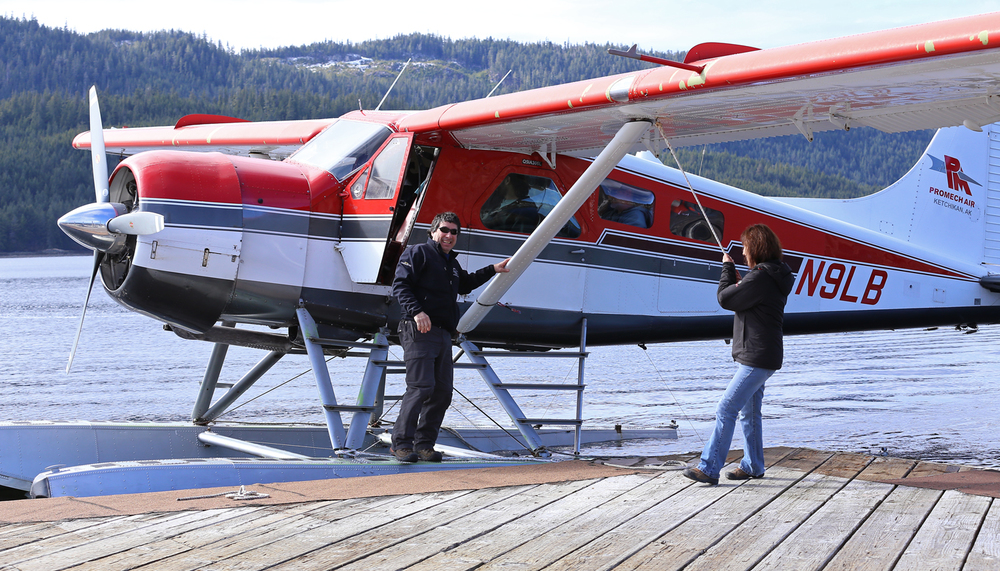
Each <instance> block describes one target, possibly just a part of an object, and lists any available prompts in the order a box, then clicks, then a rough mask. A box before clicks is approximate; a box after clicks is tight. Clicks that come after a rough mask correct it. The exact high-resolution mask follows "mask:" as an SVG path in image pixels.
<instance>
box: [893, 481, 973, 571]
mask: <svg viewBox="0 0 1000 571" xmlns="http://www.w3.org/2000/svg"><path fill="white" fill-rule="evenodd" d="M991 503H992V499H991V498H986V497H983V496H972V495H969V494H965V493H962V492H958V491H955V490H948V491H946V492H945V493H944V495H943V496H942V497H941V500H940V501H938V503H937V505H936V506H934V510H933V511H931V514H930V515H929V516H927V520H926V521H924V524H923V525H922V526H920V531H918V532H917V534H916V535H915V536H914V537H913V541H912V542H910V545H909V546H907V548H906V551H904V552H903V556H902V557H900V559H899V562H898V563H897V564H896V568H897V569H936V570H939V571H947V570H948V569H955V570H960V569H962V565H963V564H964V563H965V558H966V556H967V555H968V553H969V551H970V550H971V549H972V544H973V542H974V541H975V539H976V533H977V532H978V531H979V526H980V525H981V524H982V522H983V518H984V517H985V516H986V512H987V510H989V507H990V504H991Z"/></svg>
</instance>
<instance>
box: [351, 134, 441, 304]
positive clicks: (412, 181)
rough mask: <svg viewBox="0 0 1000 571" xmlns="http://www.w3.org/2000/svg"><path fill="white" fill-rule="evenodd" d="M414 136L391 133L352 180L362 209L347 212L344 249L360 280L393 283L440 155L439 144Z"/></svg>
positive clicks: (354, 278)
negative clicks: (422, 141) (425, 143)
mask: <svg viewBox="0 0 1000 571" xmlns="http://www.w3.org/2000/svg"><path fill="white" fill-rule="evenodd" d="M412 140H413V135H412V134H410V133H400V134H397V135H394V136H392V137H390V138H389V139H388V140H387V141H386V142H385V144H384V145H383V146H382V148H381V149H380V150H379V152H378V153H377V154H376V155H375V157H374V158H373V159H372V160H371V162H370V163H369V164H368V166H367V167H366V168H365V170H364V171H362V173H361V174H360V175H359V176H358V177H357V178H355V179H354V181H352V183H351V186H350V193H351V198H352V199H353V200H354V201H355V206H356V212H357V214H354V215H345V216H344V221H343V225H344V232H343V236H344V238H343V241H342V242H341V247H342V250H341V252H342V253H343V256H344V262H345V263H346V264H347V270H348V272H349V273H350V274H351V280H352V281H354V282H355V283H365V284H382V285H388V284H390V283H392V276H393V273H394V270H395V267H396V262H398V261H399V256H400V254H401V253H402V249H403V245H405V244H406V239H407V238H408V236H409V232H410V230H411V229H412V227H413V221H414V220H416V216H417V213H418V212H419V210H420V206H421V205H422V204H423V189H424V188H426V186H427V181H428V180H429V179H430V175H431V171H432V170H433V166H434V161H435V160H436V159H437V149H434V148H431V147H423V146H419V145H417V146H412Z"/></svg>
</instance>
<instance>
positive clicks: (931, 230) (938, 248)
mask: <svg viewBox="0 0 1000 571" xmlns="http://www.w3.org/2000/svg"><path fill="white" fill-rule="evenodd" d="M779 200H781V201H782V202H787V203H789V204H793V205H795V206H798V207H800V208H804V209H806V210H811V211H813V212H817V213H819V214H823V215H825V216H829V217H831V218H836V219H838V220H843V221H845V222H848V223H851V224H854V225H856V226H861V227H864V228H867V229H869V230H873V231H876V232H881V233H882V234H886V235H889V236H892V237H894V238H897V239H899V240H903V241H906V242H909V243H911V244H913V245H914V246H917V247H920V248H922V249H926V250H929V251H932V252H938V253H941V254H944V255H946V256H947V257H948V258H950V259H953V260H956V261H962V262H967V263H972V264H977V265H978V264H982V265H985V266H987V267H988V268H991V269H993V270H994V271H997V270H998V269H1000V124H996V125H988V126H986V127H983V131H982V132H974V131H971V130H969V129H966V128H965V127H950V128H947V129H941V130H939V131H938V132H937V134H936V135H934V138H933V139H932V140H931V142H930V144H929V145H928V146H927V150H925V151H924V154H923V155H922V156H921V157H920V160H919V161H918V162H917V164H916V165H914V167H913V168H912V169H910V170H909V172H907V173H906V174H905V175H903V177H902V178H900V179H899V180H898V181H896V182H895V183H894V184H892V185H891V186H889V187H888V188H886V189H884V190H882V191H879V192H877V193H875V194H872V195H869V196H865V197H862V198H855V199H850V200H835V199H816V198H804V199H803V198H781V199H779Z"/></svg>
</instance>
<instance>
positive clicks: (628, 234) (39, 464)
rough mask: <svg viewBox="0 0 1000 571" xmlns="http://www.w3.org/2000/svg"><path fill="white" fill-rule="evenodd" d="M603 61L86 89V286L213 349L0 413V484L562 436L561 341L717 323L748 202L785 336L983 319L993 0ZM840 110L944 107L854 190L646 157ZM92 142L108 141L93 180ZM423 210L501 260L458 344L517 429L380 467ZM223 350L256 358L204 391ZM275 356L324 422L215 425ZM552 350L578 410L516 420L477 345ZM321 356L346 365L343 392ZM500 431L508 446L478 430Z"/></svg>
mask: <svg viewBox="0 0 1000 571" xmlns="http://www.w3.org/2000/svg"><path fill="white" fill-rule="evenodd" d="M618 55H624V56H626V57H635V58H640V59H644V60H646V61H652V62H653V63H656V64H658V65H657V66H656V67H653V68H651V69H646V70H643V71H638V72H632V73H627V74H622V75H615V76H610V77H602V78H597V79H592V80H586V81H580V82H576V83H569V84H565V85H557V86H552V87H546V88H540V89H533V90H530V91H525V92H520V93H512V94H507V95H500V96H495V97H488V98H485V99H479V100H473V101H465V102H461V103H456V104H453V105H446V106H442V107H438V108H435V109H430V110H425V111H414V112H407V111H383V110H380V109H375V110H358V111H354V112H351V113H348V114H346V115H344V116H342V117H339V118H335V119H322V120H306V121H281V122H260V123H251V122H245V121H240V120H237V119H233V118H228V117H219V116H206V115H193V116H187V117H184V118H182V119H181V120H180V121H178V122H177V124H176V125H174V126H172V127H155V128H133V129H104V128H103V126H102V119H101V116H100V111H99V105H98V102H97V98H96V94H95V92H94V91H93V90H92V91H91V129H90V131H89V132H87V133H83V134H81V135H79V136H78V137H77V138H76V139H75V140H74V143H73V144H74V146H75V147H76V148H78V149H89V150H90V151H91V153H92V156H93V163H94V185H95V190H96V201H95V202H94V203H93V204H88V205H85V206H82V207H81V208H79V209H77V210H74V211H73V212H71V213H69V214H67V215H66V216H64V217H63V218H62V219H61V220H60V226H61V227H62V228H63V230H64V231H66V232H67V233H68V234H69V235H70V236H72V237H73V238H74V239H75V240H77V241H78V242H80V243H81V244H83V245H85V246H87V247H88V248H91V249H92V250H93V251H94V265H93V274H92V276H91V287H92V286H93V283H94V281H96V278H97V276H100V280H101V283H102V285H103V288H104V290H105V292H106V293H107V294H108V295H110V296H111V297H112V298H114V299H115V300H116V301H118V302H119V303H120V304H121V305H123V306H125V307H127V308H129V309H131V310H133V311H136V312H139V313H141V314H144V315H147V316H150V317H152V318H154V319H156V320H158V321H161V322H162V323H164V324H165V325H164V326H165V327H166V328H168V329H169V330H171V331H173V332H174V333H175V334H177V335H179V336H181V337H183V338H185V339H191V340H200V341H207V342H209V343H214V344H215V349H214V352H213V354H212V357H211V360H210V362H209V364H208V367H207V370H206V373H205V376H204V380H203V382H202V385H201V390H200V391H199V393H198V395H197V396H196V399H195V405H194V410H193V414H192V422H191V423H190V424H183V425H161V426H153V425H135V424H125V425H111V424H107V423H105V424H101V423H58V424H53V423H41V422H38V423H19V424H15V423H6V424H4V425H2V426H0V430H2V431H3V432H2V438H3V441H4V445H3V446H2V447H0V449H2V450H0V483H3V484H5V485H6V486H8V487H12V488H17V489H21V490H29V489H30V493H31V494H32V495H33V496H58V495H76V496H86V495H96V494H115V493H131V492H143V491H156V490H169V489H182V488H195V487H205V486H227V485H238V484H244V483H254V482H276V481H288V480H306V479H316V478H331V477H342V476H352V475H366V474H382V473H396V472H402V471H412V470H426V469H450V468H466V467H476V466H490V465H498V463H503V462H530V461H537V460H535V459H534V458H535V457H544V456H545V453H546V451H547V450H548V449H549V448H550V447H551V446H553V445H554V442H553V441H552V440H548V441H547V440H546V432H545V431H546V429H547V428H548V429H551V430H553V431H554V432H553V433H551V434H556V435H561V436H559V437H565V434H570V435H571V436H570V438H571V441H572V443H573V444H575V445H576V446H577V450H578V449H579V444H580V441H581V438H582V436H581V424H582V413H581V408H582V400H581V399H582V395H583V388H584V383H583V363H584V358H585V357H586V354H587V347H588V346H596V345H612V344H643V343H661V342H669V341H681V340H693V339H725V338H727V337H729V335H730V334H731V327H732V316H731V314H728V313H727V312H725V311H722V310H721V309H720V308H719V307H718V304H717V303H716V300H715V291H716V284H717V280H718V277H719V269H720V259H721V252H720V249H721V250H724V251H726V252H728V253H730V254H731V255H733V257H734V258H736V259H737V260H740V259H741V258H740V249H741V246H740V243H739V235H740V232H741V231H742V230H743V229H744V228H745V227H746V226H747V225H749V224H751V223H757V222H764V223H766V224H768V225H769V226H770V227H771V228H773V229H774V230H775V231H776V232H777V234H778V235H779V236H780V237H781V239H782V241H783V244H784V248H785V253H786V261H788V263H789V265H791V266H792V268H793V269H794V270H795V273H796V283H795V287H794V289H793V292H792V295H791V297H790V299H789V301H788V305H787V309H786V311H787V314H786V322H785V325H786V332H787V333H788V334H808V333H820V332H835V331H846V330H864V329H888V328H905V327H928V326H942V325H956V326H968V327H974V326H975V325H976V324H982V323H994V322H997V321H998V320H1000V272H998V269H997V267H998V266H997V264H1000V186H998V184H1000V175H998V174H997V173H998V172H1000V169H998V168H997V161H1000V159H997V158H996V157H998V156H1000V143H998V142H997V141H998V139H1000V128H997V127H995V126H993V125H992V123H994V122H995V121H998V120H1000V13H994V14H986V15H980V16H973V17H966V18H961V19H955V20H949V21H943V22H937V23H930V24H925V25H918V26H911V27H906V28H900V29H893V30H887V31H881V32H875V33H868V34H862V35H856V36H852V37H847V38H840V39H832V40H825V41H819V42H815V43H809V44H801V45H796V46H790V47H783V48H775V49H765V50H758V49H754V48H750V47H747V46H737V45H730V44H702V45H699V46H696V47H695V48H693V49H691V50H690V51H689V52H688V54H687V58H686V60H685V61H684V62H673V61H665V60H659V59H656V58H651V57H649V56H644V55H641V54H639V53H638V52H637V50H635V49H632V50H629V51H627V52H618ZM609 57H610V56H609ZM862 126H866V127H873V128H876V129H879V130H882V131H886V132H900V131H906V130H913V129H928V128H940V129H941V130H940V131H939V132H938V134H937V135H936V136H935V137H934V139H933V141H932V142H931V144H930V146H929V147H928V148H927V150H926V152H925V153H924V155H923V156H922V157H921V159H920V161H919V162H918V163H917V164H916V165H915V166H914V167H913V168H912V170H910V171H909V172H908V173H907V174H906V175H905V176H904V177H903V178H902V179H901V180H899V181H898V182H897V183H895V184H893V185H892V186H890V187H888V188H886V189H884V190H883V191H881V192H878V193H876V194H874V195H871V196H867V197H864V198H859V199H855V200H821V199H800V198H796V199H792V198H767V197H763V196H758V195H755V194H751V193H748V192H744V191H742V190H739V189H736V188H732V187H729V186H726V185H723V184H719V183H716V182H713V181H710V180H706V179H703V178H700V177H697V176H692V175H690V174H688V173H686V172H685V171H684V170H683V168H682V167H683V165H680V164H679V163H676V167H677V168H674V167H667V166H664V164H663V163H664V162H665V161H669V159H670V157H671V155H672V154H673V149H674V148H677V147H681V146H691V145H703V144H707V143H714V142H724V141H733V140H739V139H747V138H754V137H770V136H777V135H789V134H791V135H796V136H804V137H806V138H807V139H809V140H812V138H813V136H814V133H817V132H821V131H826V130H832V129H840V130H850V129H853V128H856V127H862ZM108 154H111V155H122V156H126V157H127V158H125V159H124V160H122V161H121V162H120V163H119V164H118V165H117V167H116V168H115V169H114V171H113V173H112V174H111V176H110V177H109V176H108V172H107V162H106V160H107V155H108ZM661 159H662V160H661ZM446 210H450V211H454V212H456V213H458V214H459V215H460V217H461V219H462V221H463V222H464V227H463V231H462V233H461V235H460V237H459V241H458V245H457V246H456V248H455V249H456V251H458V252H460V253H461V263H462V265H463V267H466V268H476V267H480V266H483V265H485V264H487V263H493V261H495V260H497V259H502V258H504V257H508V256H510V257H511V261H510V263H509V265H508V267H509V268H510V269H511V271H510V273H506V274H500V275H498V276H496V277H495V278H493V280H492V281H491V282H489V283H488V284H486V285H485V286H484V287H482V288H480V289H479V290H477V291H476V292H473V293H472V294H471V295H469V296H466V297H465V298H463V299H462V300H460V301H461V303H462V304H463V308H464V309H465V312H464V315H463V317H462V320H461V323H460V325H459V332H460V335H459V337H458V339H457V340H456V344H457V345H458V347H459V348H460V351H459V355H457V356H456V359H458V358H459V357H462V358H463V360H461V361H460V364H463V365H465V366H468V367H470V368H474V369H475V370H476V371H478V372H479V373H481V374H482V377H483V379H484V380H485V381H486V383H487V384H488V385H489V387H490V388H491V390H492V392H493V394H494V395H495V396H496V397H497V398H498V399H499V401H500V402H501V404H502V406H503V407H504V409H505V411H506V412H507V414H508V416H509V417H510V421H511V424H512V426H513V429H516V434H515V433H514V432H515V431H514V430H513V429H511V431H509V432H510V435H509V436H505V439H507V440H506V441H505V442H504V443H503V444H491V441H490V437H489V435H486V437H483V438H477V437H476V435H468V436H467V437H461V438H459V439H458V440H452V441H447V442H446V444H448V443H454V444H455V446H453V447H450V448H448V449H446V451H447V452H448V460H446V461H445V462H443V463H441V464H435V465H431V464H430V463H423V462H421V463H417V464H414V465H405V466H404V465H400V464H399V463H397V462H395V461H394V460H393V459H391V458H390V457H388V456H387V455H377V454H372V453H371V447H372V446H373V444H378V443H379V442H380V441H381V440H382V439H384V437H385V431H384V429H381V428H379V427H378V426H377V425H376V426H373V422H372V421H373V419H376V418H378V417H379V416H380V414H381V411H382V410H383V405H384V403H385V402H386V401H387V400H388V398H389V397H386V396H385V394H384V390H385V389H384V387H385V381H384V379H385V376H386V373H390V374H391V373H393V372H398V369H399V368H400V366H401V364H400V363H399V362H393V361H391V360H390V359H388V358H387V348H388V346H389V344H390V343H392V342H393V340H394V328H395V326H396V323H397V321H398V316H399V312H398V307H397V306H396V304H395V302H394V300H393V298H392V297H391V296H390V282H391V279H392V275H393V269H394V266H395V264H396V261H397V259H398V257H399V255H400V252H401V251H402V249H403V248H404V247H405V246H406V245H407V244H408V243H411V242H415V241H419V240H423V239H424V237H423V234H424V232H425V231H426V230H427V228H428V223H429V221H430V219H431V218H432V217H433V216H434V215H435V214H436V213H438V212H441V211H446ZM742 269H743V270H744V271H745V270H746V268H742ZM89 292H90V289H88V294H87V297H88V299H89V295H90V293H89ZM85 314H86V302H85V303H84V315H85ZM80 323H81V327H82V323H83V317H82V316H81V321H80ZM77 342H79V333H78V335H77ZM230 346H246V347H253V348H257V349H261V350H262V351H263V352H264V356H263V357H262V359H261V361H260V363H258V365H257V366H255V367H254V368H253V369H252V370H250V371H249V372H247V373H246V375H245V376H244V377H243V378H242V379H241V380H240V381H239V382H237V383H236V384H235V385H233V386H232V387H231V388H229V389H228V391H226V392H224V393H222V394H221V395H217V394H216V392H217V389H219V388H220V387H219V386H218V378H219V371H220V369H221V368H222V366H223V363H224V361H225V355H226V350H227V348H228V347H230ZM75 348H76V343H74V351H75ZM289 354H306V355H308V358H309V360H310V364H311V366H312V369H313V374H314V376H315V380H316V383H317V387H318V392H319V395H320V399H319V400H320V403H319V405H318V406H321V407H322V410H323V411H324V414H325V420H326V426H325V427H321V428H320V429H312V428H302V427H263V426H262V427H244V428H234V427H226V426H225V425H223V424H221V423H216V422H215V420H216V419H217V417H218V416H219V414H221V413H222V412H223V411H225V410H226V409H227V407H229V406H230V405H232V403H233V402H235V401H236V400H237V399H238V398H239V397H240V395H242V394H243V393H244V392H245V391H246V389H247V388H249V387H250V386H251V385H252V384H253V383H254V382H255V381H256V380H257V379H259V378H260V376H261V375H263V374H264V372H266V371H267V370H268V369H269V368H270V367H271V366H272V365H273V364H274V363H275V362H277V361H278V360H280V359H282V358H283V357H284V356H286V355H289ZM552 354H555V355H563V356H567V355H568V356H569V357H570V358H575V359H580V378H579V379H578V382H577V383H570V384H564V385H559V386H554V387H549V388H551V389H554V390H562V391H568V393H569V394H572V395H575V396H576V397H577V400H576V411H575V412H576V413H575V414H573V415H569V414H567V415H564V416H565V418H561V419H560V418H532V417H531V415H529V414H526V413H525V412H524V411H522V410H521V408H520V406H519V405H518V403H517V400H516V399H515V398H514V396H513V395H514V394H517V392H518V391H519V390H522V389H529V390H536V389H539V387H537V386H535V385H527V384H518V383H509V382H504V381H503V380H502V379H500V378H499V376H498V375H497V374H496V373H495V371H494V369H493V367H492V365H491V361H495V360H496V359H500V358H503V357H504V356H507V355H517V356H524V355H535V356H537V355H552ZM331 355H361V357H362V358H365V359H367V366H366V369H365V373H364V375H363V376H362V379H361V382H360V388H359V390H358V393H357V394H358V396H357V399H356V400H352V401H351V402H350V403H349V404H345V403H344V402H342V401H339V400H338V399H337V395H336V394H334V391H333V388H332V384H331V380H330V373H329V368H328V367H329V366H328V364H327V362H326V360H325V359H326V358H327V357H329V356H331ZM466 361H467V362H466ZM71 362H72V357H71ZM344 415H350V422H349V423H345V418H344ZM553 426H561V427H563V429H565V430H560V429H554V428H552V427H553ZM546 427H547V428H546ZM551 434H550V436H551ZM518 446H520V447H523V448H524V449H526V450H528V451H531V452H532V454H531V455H524V456H522V457H518V458H509V457H508V458H503V457H501V458H499V459H498V457H497V456H495V455H494V456H488V457H484V456H486V455H484V454H483V453H484V452H496V451H497V450H499V449H503V448H504V447H506V448H508V449H509V448H512V447H518ZM55 464H58V465H57V466H52V465H55Z"/></svg>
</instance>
